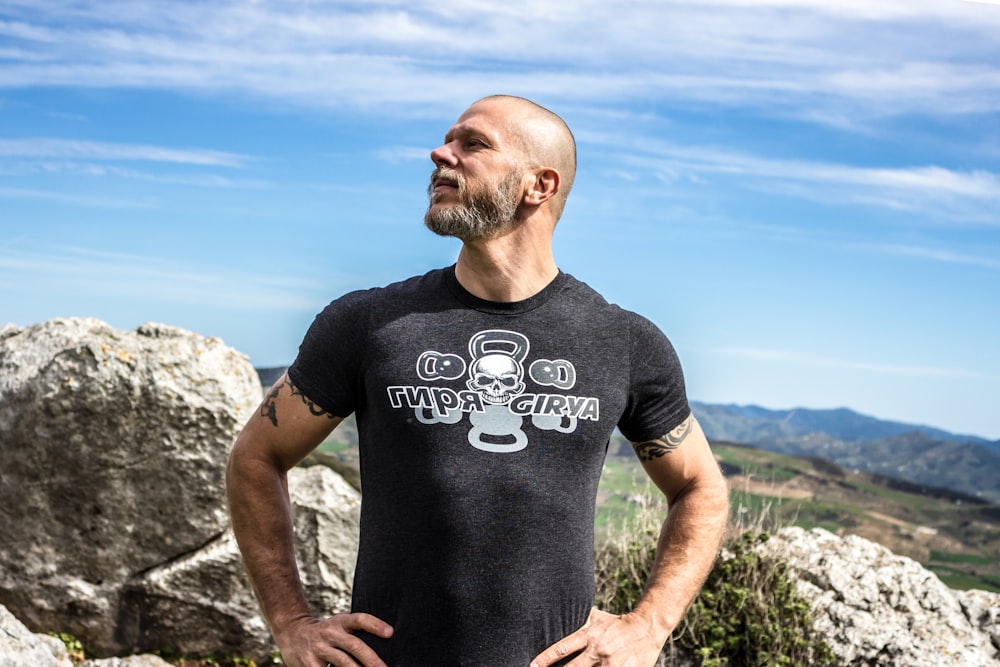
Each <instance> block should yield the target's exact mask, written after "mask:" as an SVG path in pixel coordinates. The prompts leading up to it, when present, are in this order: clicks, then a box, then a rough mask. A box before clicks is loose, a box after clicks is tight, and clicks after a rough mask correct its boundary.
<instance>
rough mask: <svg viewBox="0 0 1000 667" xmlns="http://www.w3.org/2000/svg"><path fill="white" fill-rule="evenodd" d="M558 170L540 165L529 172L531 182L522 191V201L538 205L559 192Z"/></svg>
mask: <svg viewBox="0 0 1000 667" xmlns="http://www.w3.org/2000/svg"><path fill="white" fill-rule="evenodd" d="M559 181H560V176H559V172H558V171H556V170H555V169H552V168H551V167H541V168H539V169H538V170H537V171H535V172H534V173H533V174H531V182H530V183H529V185H528V187H527V189H526V190H525V193H524V203H525V204H529V205H531V206H540V205H542V204H543V203H545V202H546V201H548V200H549V199H551V198H552V197H554V196H555V195H556V193H557V192H559Z"/></svg>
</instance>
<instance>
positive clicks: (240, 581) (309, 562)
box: [123, 466, 361, 663]
mask: <svg viewBox="0 0 1000 667" xmlns="http://www.w3.org/2000/svg"><path fill="white" fill-rule="evenodd" d="M288 487H289V495H290V496H291V500H292V506H293V508H294V511H295V535H296V560H297V561H298V564H299V571H300V577H301V578H302V582H303V585H304V587H305V590H306V598H307V599H308V600H309V603H310V606H311V607H312V609H313V612H314V613H315V614H316V615H318V616H328V615H331V614H335V613H340V612H344V611H347V610H348V609H349V608H350V596H351V585H352V582H353V580H354V565H355V561H356V559H357V552H358V525H359V520H360V510H361V496H360V494H359V493H358V492H357V491H355V490H354V488H352V487H351V486H350V485H349V484H348V483H347V482H346V481H344V479H343V478H342V477H340V476H339V475H338V474H336V473H335V472H333V471H332V470H329V469H327V468H324V467H322V466H315V467H312V468H308V469H298V468H297V469H293V470H290V471H289V473H288ZM126 598H127V600H128V602H127V604H126V607H127V609H128V611H127V613H126V616H127V618H128V620H127V622H126V623H125V624H124V625H125V626H126V627H124V628H123V632H124V634H125V635H126V636H128V637H129V638H130V642H129V643H131V644H132V645H133V646H136V647H141V648H143V649H145V650H149V649H152V648H161V649H167V650H170V651H172V652H177V653H180V654H184V655H209V654H213V653H231V654H234V655H240V656H244V657H250V658H253V659H255V660H257V661H258V662H260V663H264V662H265V659H266V658H267V657H268V656H270V655H271V654H272V653H273V652H274V651H275V650H276V647H275V646H274V643H273V641H272V639H271V635H270V632H269V630H268V628H267V625H266V624H265V623H264V620H263V618H262V617H261V616H260V614H259V612H258V608H257V603H256V600H255V599H254V596H253V591H252V590H251V588H250V585H249V583H248V582H247V580H246V576H245V573H244V569H243V564H242V561H241V560H240V555H239V551H238V550H237V547H236V541H235V539H233V536H232V533H231V532H229V531H227V532H226V533H225V534H224V535H223V536H221V537H220V538H218V539H217V540H215V541H213V542H212V543H211V544H209V545H208V546H207V547H205V548H204V549H201V550H200V551H197V552H195V553H192V554H189V555H187V556H185V557H184V558H182V559H180V560H177V561H174V562H172V563H169V564H166V565H164V566H162V567H158V568H155V569H153V570H151V571H149V572H147V573H145V574H144V575H143V576H142V577H141V578H139V579H138V580H136V581H135V582H133V583H132V584H131V585H130V586H129V587H128V591H127V595H126Z"/></svg>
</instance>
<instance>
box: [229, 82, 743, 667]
mask: <svg viewBox="0 0 1000 667" xmlns="http://www.w3.org/2000/svg"><path fill="white" fill-rule="evenodd" d="M431 159H432V160H433V162H434V164H435V166H436V169H435V171H434V173H433V175H432V177H431V184H430V188H429V192H430V206H429V208H428V211H427V215H426V218H425V223H426V225H427V226H428V227H429V228H430V229H431V230H432V231H434V232H436V233H438V234H443V235H449V236H455V237H457V238H459V239H461V240H462V243H463V245H462V249H461V252H460V254H459V257H458V260H457V262H456V264H455V266H454V267H449V268H448V269H443V270H439V271H432V272H431V273H428V274H427V275H425V276H420V277H417V278H413V279H410V280H407V281H404V282H402V283H397V284H395V285H390V286H388V287H386V288H383V289H374V290H368V291H362V292H355V293H352V294H348V295H346V296H344V297H342V298H340V299H337V300H336V301H334V302H333V303H331V304H330V306H328V307H327V309H326V310H324V311H323V313H321V314H320V315H319V316H317V318H316V321H315V322H314V323H313V325H312V327H311V328H310V330H309V332H308V333H307V335H306V337H305V340H304V341H303V343H302V346H301V347H300V349H299V355H298V357H297V358H296V360H295V362H294V363H293V365H292V366H291V367H290V368H289V371H288V373H287V374H286V375H285V377H283V378H282V379H281V380H279V382H278V383H276V385H275V387H274V388H273V389H272V390H271V392H270V394H269V395H268V397H267V398H266V399H265V400H264V402H263V404H262V406H261V409H260V411H259V412H258V413H257V414H255V415H254V416H253V417H252V418H251V419H250V421H249V423H248V424H247V425H246V427H245V428H244V430H243V431H242V433H241V434H240V436H239V438H238V440H237V442H236V445H235V447H234V450H233V453H232V456H231V458H230V462H229V467H228V475H227V479H228V495H229V503H230V510H231V513H232V522H233V528H234V531H235V533H236V537H237V540H238V541H239V544H240V549H241V551H242V553H243V557H244V561H245V563H246V566H247V569H248V571H249V573H250V577H251V580H252V582H253V585H254V589H255V591H256V593H257V595H258V597H259V599H260V604H261V608H262V611H263V614H264V616H265V618H266V619H267V621H268V623H269V625H270V627H271V630H272V632H273V633H274V637H275V640H276V641H277V643H278V645H279V647H280V649H281V653H282V657H283V659H284V661H285V663H286V664H288V665H289V666H290V667H324V665H327V664H330V665H336V666H341V665H358V664H360V665H364V666H365V667H383V666H385V665H393V666H395V665H406V666H416V667H448V666H451V665H472V666H473V667H509V666H511V665H517V666H522V667H527V666H528V665H529V664H530V665H531V666H532V667H549V666H551V665H555V664H565V665H571V666H573V667H579V666H582V665H617V666H627V665H631V666H634V667H640V666H641V667H650V666H651V665H653V664H654V663H655V662H656V659H657V656H658V655H659V652H660V650H661V648H662V646H663V644H664V643H665V642H666V640H667V639H668V638H669V635H670V633H671V631H672V630H673V629H674V628H675V627H676V625H677V624H678V623H679V622H680V620H681V618H682V617H683V614H684V612H685V609H686V608H687V606H688V604H689V603H690V601H691V600H692V599H693V597H694V596H695V594H696V593H697V591H698V590H699V588H700V587H701V585H702V583H703V581H704V578H705V576H706V575H707V573H708V571H709V569H710V567H711V565H712V562H713V560H714V558H715V555H716V552H717V549H718V546H719V541H720V539H721V535H722V532H723V528H724V524H725V521H726V517H727V513H728V504H727V502H728V501H727V492H726V486H725V482H724V480H723V479H722V476H721V474H720V472H719V468H718V465H717V464H716V462H715V460H714V457H713V456H712V454H711V451H710V449H709V447H708V443H707V442H706V440H705V436H704V434H703V433H702V431H701V428H700V427H699V426H698V424H697V422H696V421H695V419H694V417H693V416H692V415H691V413H690V409H689V408H688V404H687V399H686V397H685V393H684V385H683V378H682V376H681V372H680V367H679V364H678V362H677V358H676V355H675V354H674V351H673V348H672V347H671V346H670V344H669V342H668V341H667V340H666V338H665V337H664V336H663V334H662V333H660V332H659V330H657V329H656V327H654V326H653V325H652V324H650V323H649V322H648V321H647V320H645V319H643V318H641V317H639V316H637V315H634V314H633V313H629V312H627V311H624V310H622V309H620V308H618V307H616V306H612V305H609V304H608V303H607V302H605V301H604V300H603V299H602V298H601V297H600V296H599V295H597V294H596V293H595V292H593V290H591V289H590V288H589V287H587V286H586V285H585V284H583V283H581V282H579V281H577V280H575V279H574V278H572V277H571V276H568V275H567V274H564V273H562V272H560V271H559V269H558V268H557V266H556V263H555V260H554V258H553V255H552V245H551V244H552V236H553V232H554V230H555V226H556V222H557V221H558V219H559V216H560V214H561V212H562V209H563V206H564V205H565V202H566V196H567V195H568V193H569V190H570V187H571V185H572V181H573V177H574V173H575V168H576V164H575V162H576V155H575V144H574V141H573V136H572V134H571V133H570V131H569V129H568V128H567V127H566V125H565V123H563V121H562V120H561V119H560V118H559V117H558V116H556V115H555V114H553V113H551V112H550V111H548V110H546V109H543V108H542V107H539V106H537V105H535V104H534V103H532V102H529V101H527V100H524V99H521V98H514V97H506V96H495V97H489V98H486V99H483V100H480V101H478V102H476V103H475V104H473V105H472V106H471V107H470V108H469V109H468V110H467V111H466V112H465V113H464V114H462V116H461V117H460V118H459V119H458V121H457V123H456V124H455V125H454V126H453V127H452V128H451V129H450V130H449V131H448V133H447V134H446V135H445V139H444V144H443V145H442V146H440V147H438V148H436V149H435V150H434V151H432V152H431ZM352 411H353V412H356V414H357V420H358V429H359V438H360V448H361V474H362V485H363V502H362V512H361V543H360V549H359V555H358V564H357V572H356V575H355V582H354V591H353V600H352V610H351V612H350V613H345V614H339V615H335V616H333V617H332V618H327V619H325V620H320V619H318V618H316V617H314V616H313V612H312V611H311V610H310V609H309V608H308V606H307V603H306V601H305V598H304V595H303V592H302V586H301V584H300V582H299V579H298V574H297V571H296V567H295V561H294V556H293V549H292V519H291V511H290V507H289V501H288V494H287V485H286V478H285V473H286V471H287V470H288V469H289V468H290V467H292V466H293V465H295V464H296V463H297V462H298V461H299V460H301V459H302V458H303V457H304V456H305V455H306V454H307V453H308V452H309V451H311V450H312V449H313V448H314V447H316V446H317V445H318V444H319V443H320V442H321V441H322V440H323V439H324V438H325V437H326V436H327V435H328V434H329V433H330V431H331V430H332V429H333V428H334V427H336V425H337V424H338V423H339V422H340V421H341V419H342V418H343V417H346V416H347V415H348V414H350V413H351V412H352ZM615 426H618V427H619V428H620V429H621V431H622V433H624V434H625V435H626V437H628V438H629V439H630V440H631V441H632V442H633V446H634V447H635V451H636V453H637V455H638V456H639V458H640V460H641V461H642V465H643V466H644V468H645V470H646V472H647V473H648V474H649V476H650V477H651V478H652V480H653V481H654V482H655V483H656V484H657V486H658V487H659V488H660V489H661V490H662V491H663V493H664V494H665V495H666V497H667V499H668V501H669V511H668V514H667V518H666V521H665V523H664V526H663V530H662V533H661V536H660V540H659V548H658V553H657V556H656V565H655V567H654V569H653V572H652V574H651V576H650V579H649V581H648V582H647V589H646V592H645V594H644V596H643V598H642V600H641V601H640V602H639V603H638V605H637V606H636V608H635V609H634V610H633V611H632V612H631V613H629V614H625V615H623V616H615V615H611V614H607V613H603V612H600V611H597V610H591V605H592V604H593V520H594V502H595V494H596V490H597V483H598V478H599V476H600V472H601V468H602V464H603V460H604V455H605V453H606V449H607V443H608V439H609V438H610V436H611V434H612V431H613V429H614V428H615ZM317 611H318V610H317Z"/></svg>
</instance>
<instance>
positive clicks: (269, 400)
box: [260, 377, 337, 426]
mask: <svg viewBox="0 0 1000 667" xmlns="http://www.w3.org/2000/svg"><path fill="white" fill-rule="evenodd" d="M282 387H288V391H289V392H290V393H291V395H292V396H298V397H300V398H301V399H302V404H303V405H305V406H306V408H308V409H309V413H310V414H312V415H314V416H316V417H322V416H324V415H325V416H326V418H327V419H336V418H337V415H335V414H333V413H332V412H329V411H327V410H326V409H324V408H322V407H320V406H319V405H316V403H314V402H313V401H311V400H310V399H309V397H308V396H306V395H305V394H304V393H302V390H300V389H298V388H297V387H296V386H295V385H293V384H292V383H291V382H290V381H289V380H288V378H287V377H286V378H285V379H283V380H282V381H281V382H279V383H277V384H276V385H274V387H273V388H272V389H271V391H270V392H268V394H267V397H266V398H265V399H264V402H263V403H262V404H261V406H260V414H261V416H262V417H265V418H266V419H268V420H269V421H270V422H271V423H272V424H273V425H274V426H277V425H278V394H279V393H280V392H281V389H282Z"/></svg>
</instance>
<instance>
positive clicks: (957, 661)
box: [759, 528, 1000, 667]
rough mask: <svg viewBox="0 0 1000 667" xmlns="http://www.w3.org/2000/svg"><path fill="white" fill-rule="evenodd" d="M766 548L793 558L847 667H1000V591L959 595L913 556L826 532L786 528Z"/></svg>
mask: <svg viewBox="0 0 1000 667" xmlns="http://www.w3.org/2000/svg"><path fill="white" fill-rule="evenodd" d="M759 549H760V550H761V552H762V553H764V554H766V555H768V556H770V557H775V558H783V559H785V560H786V562H787V563H788V565H789V568H790V571H791V573H792V575H793V577H794V578H795V580H796V587H797V589H798V591H799V593H801V594H802V595H803V596H804V597H805V598H806V599H808V600H809V601H810V602H811V604H812V606H813V609H814V612H815V614H816V627H817V630H818V631H819V632H820V634H822V635H823V636H824V638H825V640H826V641H827V643H828V644H829V645H830V647H831V649H832V650H833V652H834V654H835V655H836V656H837V658H838V659H839V661H840V664H842V665H852V666H853V665H858V666H861V665H864V666H874V665H887V666H888V665H907V667H945V666H947V665H955V666H956V667H959V666H960V667H986V666H988V665H990V666H994V667H995V666H996V665H998V664H1000V653H998V650H1000V625H998V614H1000V594H992V593H987V592H984V591H965V592H957V591H954V590H951V589H950V588H948V587H947V586H945V585H944V584H943V583H941V580H940V579H938V578H937V576H935V575H934V574H933V573H932V572H930V571H928V570H926V569H924V568H923V567H922V566H921V565H920V564H919V563H917V562H915V561H913V560H910V559H909V558H906V557H903V556H897V555H895V554H893V553H892V552H890V551H889V550H888V549H886V548H885V547H883V546H881V545H879V544H876V543H874V542H870V541H868V540H865V539H863V538H860V537H856V536H847V537H838V536H836V535H834V534H832V533H830V532H828V531H825V530H823V529H819V528H816V529H813V530H810V531H805V530H803V529H801V528H785V529H783V530H782V531H780V532H779V533H778V534H777V535H775V536H772V537H771V539H770V540H768V541H767V542H765V543H764V544H762V545H761V546H760V547H759Z"/></svg>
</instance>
